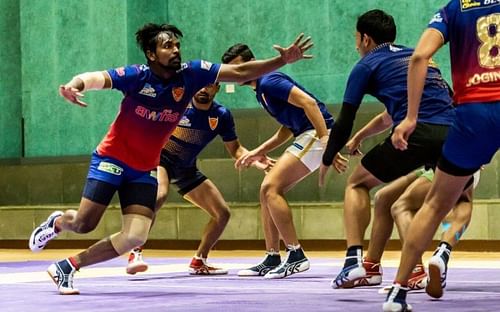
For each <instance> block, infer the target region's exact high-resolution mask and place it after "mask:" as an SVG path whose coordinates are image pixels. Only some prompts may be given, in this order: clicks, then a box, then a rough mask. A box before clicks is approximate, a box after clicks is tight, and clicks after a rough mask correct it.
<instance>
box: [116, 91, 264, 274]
mask: <svg viewBox="0 0 500 312" xmlns="http://www.w3.org/2000/svg"><path fill="white" fill-rule="evenodd" d="M219 88H220V86H219V84H211V85H208V86H206V87H204V88H203V89H201V90H200V91H198V92H197V93H196V94H195V95H194V97H193V99H192V100H191V104H190V105H189V106H188V108H187V109H186V111H185V112H184V116H183V117H182V119H181V121H180V122H179V125H177V128H176V129H175V130H174V132H173V133H172V136H171V137H170V139H169V140H168V142H167V144H166V145H165V146H164V147H163V150H162V151H161V158H160V166H158V196H157V200H156V209H155V210H156V211H158V209H160V207H161V206H162V205H163V203H164V202H165V200H166V199H167V193H168V187H169V184H173V185H175V186H176V187H177V189H178V192H179V194H181V195H182V196H183V197H184V198H185V199H186V200H188V201H189V202H191V203H192V204H194V205H195V206H198V207H200V208H201V209H203V210H204V211H206V212H207V213H208V214H209V215H210V221H209V222H208V224H207V225H206V227H205V230H204V231H203V236H202V238H201V242H200V244H199V246H198V250H197V251H196V254H195V255H194V257H193V259H192V260H191V263H190V265H189V272H190V274H197V275H219V274H227V272H228V271H227V270H225V269H223V268H218V267H216V266H213V265H210V264H209V263H207V261H206V260H207V257H208V253H209V252H210V249H211V248H212V247H213V246H214V245H215V243H216V242H217V240H218V239H219V237H220V236H221V235H222V232H223V231H224V229H225V227H226V224H227V222H228V221H229V217H230V211H229V206H228V205H227V203H226V201H225V200H224V198H223V196H222V194H221V193H220V191H219V190H218V189H217V187H216V186H215V184H214V183H212V181H210V180H209V179H207V177H206V176H205V175H204V174H203V173H202V172H201V171H200V170H199V169H198V168H197V166H196V160H197V157H198V155H199V153H200V152H201V151H202V150H203V149H204V148H205V147H206V146H207V145H208V144H209V143H210V142H211V141H213V140H214V139H215V138H216V137H217V136H220V137H221V138H222V141H223V142H224V146H225V147H226V150H227V151H228V152H229V154H230V155H231V156H232V157H233V158H234V159H238V158H239V157H240V156H241V155H243V154H244V153H246V152H247V149H246V148H245V147H243V146H242V145H241V144H240V142H239V140H238V137H237V135H236V130H235V125H234V120H233V116H232V115H231V112H230V111H229V109H227V108H226V107H224V106H222V105H220V104H219V103H217V102H216V101H214V97H215V95H216V94H217V92H218V91H219ZM271 165H272V163H271V162H267V161H266V163H259V164H257V166H256V167H257V168H259V169H262V170H266V169H268V166H271ZM147 269H148V265H147V263H146V262H144V260H143V258H142V246H140V247H137V248H135V249H134V250H133V251H132V252H131V253H130V256H129V263H128V265H127V270H126V271H127V273H128V274H135V273H137V272H144V271H146V270H147Z"/></svg>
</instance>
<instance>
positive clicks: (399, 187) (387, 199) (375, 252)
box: [366, 173, 416, 263]
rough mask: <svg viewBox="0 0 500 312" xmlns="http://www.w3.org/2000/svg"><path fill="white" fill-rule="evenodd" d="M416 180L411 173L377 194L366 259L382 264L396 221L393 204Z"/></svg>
mask: <svg viewBox="0 0 500 312" xmlns="http://www.w3.org/2000/svg"><path fill="white" fill-rule="evenodd" d="M415 179H416V174H415V173H410V174H408V175H406V176H403V177H401V178H399V179H397V180H394V181H393V182H391V183H390V184H388V185H386V186H384V187H383V188H381V189H380V190H378V191H377V193H376V194H375V200H374V204H375V208H374V217H373V224H372V231H371V236H370V245H369V246H368V252H367V253H366V258H367V259H369V260H370V261H372V262H374V263H378V262H380V260H381V259H382V254H383V253H384V249H385V245H386V244H387V241H388V240H389V238H390V237H391V234H392V228H393V223H394V220H393V218H392V215H391V206H392V204H393V203H394V202H395V201H396V200H397V199H398V198H399V197H400V196H401V194H403V192H404V191H405V190H406V188H407V187H408V185H410V183H412V182H413V181H414V180H415Z"/></svg>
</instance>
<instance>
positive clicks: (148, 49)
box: [29, 24, 312, 295]
mask: <svg viewBox="0 0 500 312" xmlns="http://www.w3.org/2000/svg"><path fill="white" fill-rule="evenodd" d="M180 37H182V32H181V31H180V30H179V29H178V28H177V27H175V26H173V25H167V24H164V25H157V24H146V25H144V26H143V27H142V28H141V29H139V30H138V31H137V32H136V39H137V43H138V44H139V45H140V47H141V49H142V51H143V52H144V56H145V57H146V59H147V65H135V66H127V67H124V68H117V69H113V70H109V71H99V72H90V73H84V74H79V75H77V76H75V77H73V79H72V80H71V81H69V82H68V83H66V84H65V85H62V86H60V88H59V93H60V95H61V96H63V97H64V98H65V99H66V100H68V101H70V102H72V103H74V104H77V105H80V106H86V103H85V102H83V101H82V100H81V97H82V96H83V92H85V91H87V90H101V89H109V88H115V89H118V90H120V91H122V92H123V95H124V98H123V100H122V103H121V106H120V112H119V113H118V115H117V117H116V119H115V121H114V122H113V124H112V125H111V127H110V130H109V132H108V133H107V134H106V136H105V138H104V139H103V140H102V141H101V143H100V144H99V146H98V147H97V150H96V151H95V153H94V154H93V155H92V159H91V163H90V169H89V174H88V176H87V182H86V185H85V188H84V191H83V196H82V199H81V202H80V206H79V208H78V211H75V210H68V211H66V212H64V213H63V212H60V211H56V212H54V213H52V214H51V215H50V216H49V217H48V219H47V220H46V221H45V222H43V223H42V224H41V225H40V226H38V227H36V228H35V229H34V230H33V232H32V234H31V237H30V240H29V247H30V249H31V250H32V251H39V250H41V249H43V248H44V247H45V245H46V244H47V243H48V242H49V241H50V240H51V239H53V238H55V237H56V236H57V233H59V232H61V231H72V232H76V233H87V232H90V231H92V230H94V228H95V227H96V226H97V224H98V222H99V220H100V219H101V217H102V215H103V214H104V211H105V210H106V208H107V207H108V204H109V202H110V201H111V198H112V197H113V195H114V194H115V193H116V192H118V194H119V197H120V205H121V208H122V217H123V222H122V230H121V231H120V232H118V233H115V234H113V235H111V236H110V237H107V238H105V239H103V240H101V241H99V242H97V243H96V244H94V245H92V246H91V247H89V248H88V249H86V250H84V251H83V252H81V253H79V254H77V255H75V256H74V257H69V258H66V259H64V260H61V261H58V262H56V263H53V264H52V265H51V266H49V269H48V272H49V274H50V276H51V277H52V278H53V280H54V282H55V283H56V285H57V288H58V290H59V293H60V294H63V295H64V294H68V295H69V294H78V293H79V291H78V290H77V289H75V288H74V287H73V275H74V273H75V272H76V271H77V270H78V269H79V268H80V267H84V266H88V265H91V264H95V263H99V262H102V261H106V260H109V259H112V258H115V257H117V256H119V255H121V254H123V253H126V252H128V251H129V250H130V249H132V248H134V247H136V246H138V245H142V244H144V242H145V241H146V239H147V236H148V232H149V229H150V226H151V222H152V218H153V216H154V213H155V211H154V210H155V201H156V194H157V179H156V166H157V165H158V164H159V160H160V159H159V158H160V157H159V156H160V152H161V149H162V147H163V145H164V144H165V143H166V142H167V140H168V138H169V137H170V134H171V133H172V131H173V130H174V129H175V127H176V126H177V124H178V123H179V121H180V119H181V117H182V115H183V113H184V110H185V108H186V107H187V105H188V104H189V101H190V100H191V98H192V97H193V96H194V94H195V93H196V92H197V91H198V90H200V89H201V88H203V87H205V86H206V85H207V84H210V83H214V82H216V81H234V82H243V81H248V80H251V79H255V78H257V77H260V76H261V75H263V74H265V73H268V72H270V71H273V70H276V69H278V68H280V67H281V66H283V65H285V64H287V63H293V62H295V61H298V60H300V59H303V58H310V57H312V56H310V55H304V52H305V51H307V50H308V49H309V48H310V47H311V46H312V42H310V38H306V39H304V38H303V35H300V36H299V37H297V39H296V40H295V42H294V43H293V44H292V45H290V46H289V47H287V48H282V47H279V46H275V48H276V49H277V50H278V52H279V53H280V56H277V57H274V58H271V59H267V60H263V61H255V62H249V63H246V64H242V65H219V64H212V63H210V62H206V61H193V62H188V63H186V64H182V63H181V54H180V40H179V39H180Z"/></svg>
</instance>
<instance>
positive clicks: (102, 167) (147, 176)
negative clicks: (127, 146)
mask: <svg viewBox="0 0 500 312" xmlns="http://www.w3.org/2000/svg"><path fill="white" fill-rule="evenodd" d="M87 179H94V180H98V181H103V182H107V183H110V184H113V185H115V186H121V185H123V184H126V183H145V184H153V185H158V180H157V179H156V168H153V169H152V170H150V171H139V170H135V169H132V168H130V167H129V166H127V165H126V164H124V163H123V162H121V161H119V160H116V159H114V158H111V157H105V156H100V155H99V154H97V152H95V151H94V152H93V153H92V158H91V160H90V168H89V173H88V175H87Z"/></svg>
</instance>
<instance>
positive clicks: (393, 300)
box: [382, 284, 412, 312]
mask: <svg viewBox="0 0 500 312" xmlns="http://www.w3.org/2000/svg"><path fill="white" fill-rule="evenodd" d="M407 292H408V288H406V287H402V286H401V285H399V284H393V285H392V287H391V289H390V290H389V293H388V294H387V297H386V298H385V302H384V305H383V306H382V309H383V311H384V312H408V311H412V307H411V305H409V304H407V303H406V293H407Z"/></svg>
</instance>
